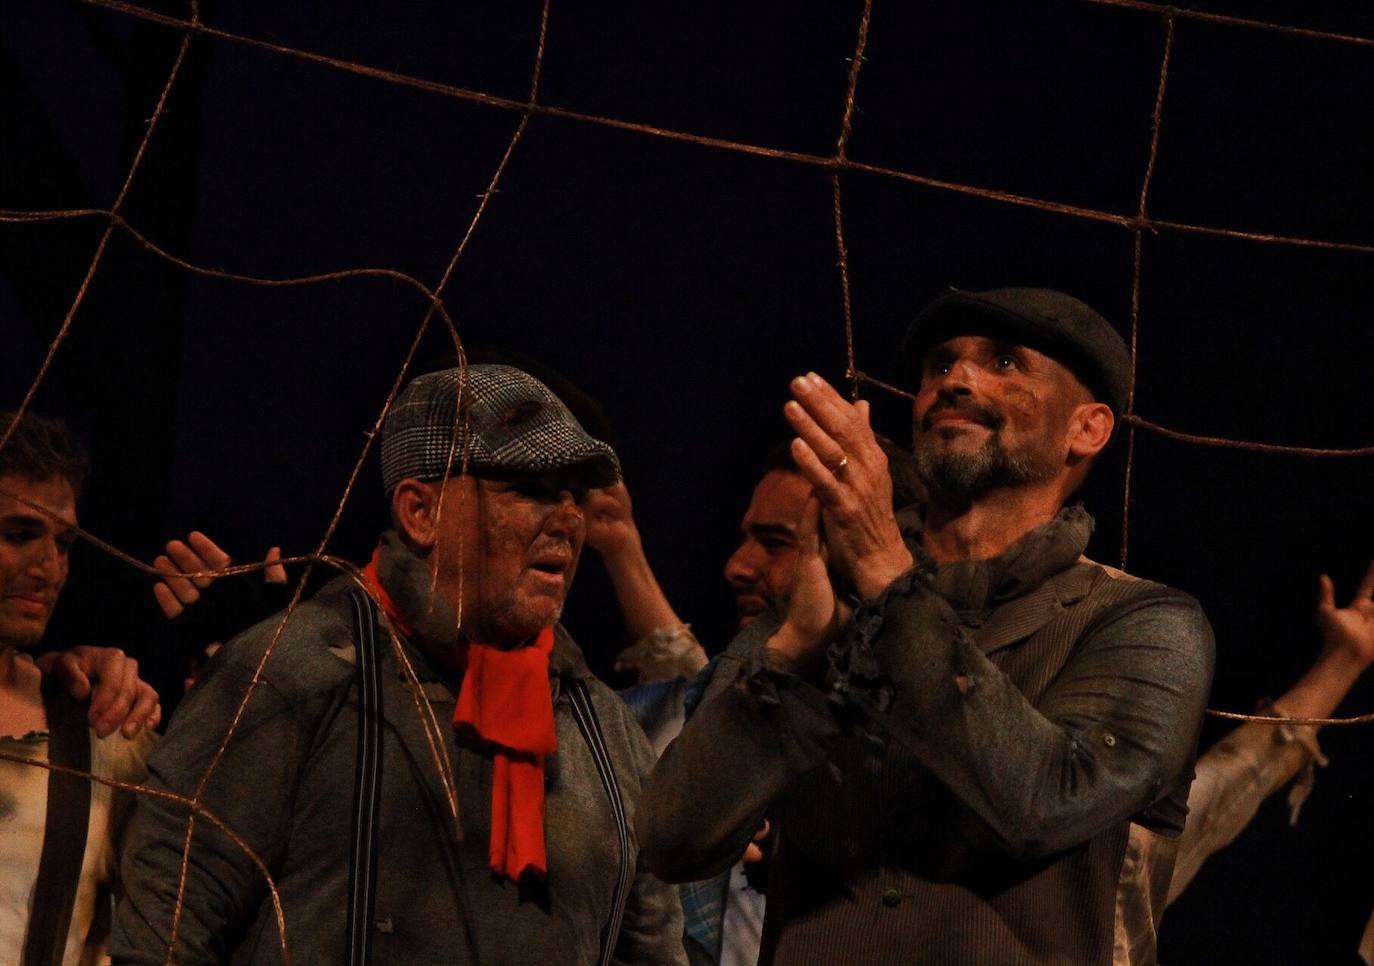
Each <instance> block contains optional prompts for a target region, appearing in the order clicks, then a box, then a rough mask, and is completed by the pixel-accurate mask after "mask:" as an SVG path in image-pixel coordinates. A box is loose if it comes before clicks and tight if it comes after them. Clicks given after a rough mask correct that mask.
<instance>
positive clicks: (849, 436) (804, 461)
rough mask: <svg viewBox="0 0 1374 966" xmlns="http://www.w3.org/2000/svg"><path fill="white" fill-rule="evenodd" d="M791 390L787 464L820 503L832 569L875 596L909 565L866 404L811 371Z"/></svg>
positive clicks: (863, 593)
mask: <svg viewBox="0 0 1374 966" xmlns="http://www.w3.org/2000/svg"><path fill="white" fill-rule="evenodd" d="M791 390H792V396H793V401H792V402H789V403H788V404H787V405H786V406H784V407H783V414H784V415H785V416H786V417H787V421H788V423H790V424H791V426H792V429H793V431H795V432H796V434H797V438H796V439H795V440H793V441H792V458H793V459H794V460H795V461H796V463H797V468H798V469H799V470H800V471H801V474H802V475H803V476H804V477H806V479H807V480H809V481H810V482H811V485H812V486H813V487H814V488H815V491H816V497H817V499H819V500H820V503H821V516H822V519H823V520H824V522H825V542H826V546H827V547H828V548H829V550H830V560H831V563H832V564H833V565H835V566H836V567H837V568H838V569H839V570H840V571H841V572H843V573H845V574H847V575H848V576H849V578H850V579H851V580H852V581H853V582H854V587H855V589H856V590H857V591H858V592H859V596H861V597H863V598H865V599H872V598H874V597H877V596H878V595H879V594H881V593H882V592H883V590H885V589H886V588H887V586H888V584H890V583H892V581H893V580H895V579H896V578H897V577H898V576H900V575H901V574H902V573H904V572H905V571H906V570H908V569H910V567H911V565H912V562H913V561H912V557H911V551H909V550H907V548H906V544H905V543H904V542H903V541H902V532H901V530H900V529H899V528H898V526H897V518H896V516H895V515H894V514H893V512H892V478H891V476H890V475H889V474H888V470H887V456H886V455H885V454H884V453H883V451H882V448H881V447H880V446H879V445H878V441H877V439H876V438H875V437H874V435H873V427H872V426H871V425H870V423H869V414H868V403H867V402H866V401H865V400H862V399H861V400H859V401H858V402H856V403H850V402H847V401H846V400H845V399H844V398H843V397H842V396H840V394H839V393H837V392H836V391H835V390H834V388H833V387H831V385H830V384H829V383H828V382H826V381H825V380H824V379H822V378H821V377H820V376H818V375H816V374H815V373H814V372H811V373H807V374H806V375H804V376H798V377H797V378H795V379H793V380H792V384H791Z"/></svg>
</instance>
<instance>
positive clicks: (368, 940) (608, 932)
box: [348, 590, 634, 966]
mask: <svg viewBox="0 0 1374 966" xmlns="http://www.w3.org/2000/svg"><path fill="white" fill-rule="evenodd" d="M349 600H350V601H351V602H352V604H353V617H354V623H355V627H356V630H357V635H356V636H357V659H358V665H357V666H358V756H357V774H356V775H355V778H354V785H353V838H352V842H351V844H350V851H349V860H348V887H349V890H348V891H349V897H348V966H365V964H367V963H368V962H369V961H370V959H371V956H372V919H373V910H374V908H375V906H376V891H377V840H378V829H379V826H380V821H381V810H380V805H381V779H382V689H381V677H380V673H379V672H380V666H381V650H380V648H379V647H378V646H377V639H378V637H379V634H378V631H377V611H376V609H375V608H374V607H373V605H372V600H371V599H370V598H369V597H368V596H367V595H366V594H364V593H363V592H362V591H360V590H355V591H353V592H352V593H350V594H349ZM564 680H565V681H566V682H567V685H568V686H567V688H566V691H567V694H568V698H569V700H570V701H571V703H572V711H573V718H574V719H575V720H576V721H577V728H578V730H579V731H580V732H581V733H582V739H583V740H584V741H585V742H586V743H587V748H588V749H589V750H590V751H591V753H592V761H593V762H594V763H595V765H596V771H597V776H598V777H599V778H600V779H601V787H602V788H603V789H605V791H606V797H607V799H608V800H609V801H610V804H611V812H612V814H613V815H614V817H615V827H616V834H617V836H618V838H619V842H620V868H619V870H618V872H617V875H616V883H615V891H614V892H613V893H612V901H611V918H610V921H609V922H607V923H606V926H605V928H604V929H603V931H602V937H601V957H600V959H599V963H600V964H601V966H607V964H609V963H610V961H611V954H612V952H613V951H614V949H615V944H616V940H617V939H618V938H619V936H620V923H621V920H622V918H623V917H624V915H625V901H626V898H627V897H628V896H629V892H630V883H631V880H632V877H633V875H634V870H633V869H632V868H631V867H630V824H629V818H628V817H627V816H626V814H625V801H624V799H623V797H622V796H621V794H620V784H619V782H618V781H617V780H616V777H615V768H614V766H613V764H612V762H611V756H610V753H609V752H608V751H607V750H606V741H605V738H604V737H603V736H602V733H601V723H600V722H599V721H598V720H597V717H596V710H595V708H594V707H593V705H592V699H591V694H590V693H589V692H588V690H587V685H586V683H585V682H584V681H582V680H581V679H579V678H574V677H568V678H565V679H564Z"/></svg>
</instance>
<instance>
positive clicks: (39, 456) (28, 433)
mask: <svg viewBox="0 0 1374 966" xmlns="http://www.w3.org/2000/svg"><path fill="white" fill-rule="evenodd" d="M11 426H14V432H12V433H10V438H9V440H8V441H7V442H6V443H5V446H4V448H3V449H0V476H11V475H13V476H22V477H23V478H24V479H26V480H32V481H33V482H35V483H43V482H46V481H48V480H51V479H54V478H58V477H60V478H62V479H64V480H66V481H67V482H68V483H70V484H71V485H72V490H73V492H75V493H80V492H81V484H82V483H83V482H85V479H86V470H87V469H88V468H89V466H90V458H89V457H88V456H87V455H86V450H85V448H84V447H82V445H81V444H80V443H78V442H77V441H76V437H74V436H73V435H72V434H71V432H70V431H69V430H68V429H67V426H66V424H65V423H63V422H62V420H60V419H47V418H45V417H43V416H39V415H37V414H35V413H25V414H24V418H23V419H21V420H19V422H18V423H17V424H15V421H14V413H12V412H0V439H2V438H4V435H5V433H7V432H9V429H10V427H11Z"/></svg>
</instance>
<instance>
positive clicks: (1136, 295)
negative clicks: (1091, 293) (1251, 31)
mask: <svg viewBox="0 0 1374 966" xmlns="http://www.w3.org/2000/svg"><path fill="white" fill-rule="evenodd" d="M1173 51H1174V18H1173V17H1172V16H1171V15H1169V14H1166V15H1165V17H1164V53H1163V55H1162V56H1161V57H1160V60H1159V84H1158V86H1157V87H1156V88H1155V106H1154V110H1153V111H1151V112H1150V152H1149V155H1148V157H1147V158H1146V160H1145V175H1144V177H1143V178H1141V180H1140V199H1139V201H1138V202H1137V204H1136V220H1137V221H1138V222H1139V224H1137V225H1136V227H1135V230H1134V235H1135V238H1134V239H1132V257H1131V377H1130V378H1131V381H1130V386H1129V387H1128V388H1127V390H1126V412H1125V413H1123V414H1122V415H1123V417H1126V418H1129V417H1130V416H1131V414H1132V413H1134V412H1135V390H1136V373H1137V371H1138V368H1139V367H1138V359H1139V352H1140V270H1141V261H1142V257H1143V254H1144V248H1145V237H1144V236H1145V229H1144V227H1143V226H1144V225H1145V223H1146V221H1147V220H1148V219H1149V209H1148V207H1147V205H1146V199H1148V198H1149V195H1150V182H1151V181H1152V180H1154V175H1155V165H1156V164H1157V163H1158V161H1159V128H1160V123H1161V121H1162V120H1163V117H1164V89H1165V87H1166V86H1167V85H1168V83H1169V61H1170V59H1171V57H1172V55H1173ZM1134 470H1135V426H1134V425H1128V427H1127V430H1126V473H1125V479H1124V480H1123V483H1122V488H1121V569H1122V570H1125V569H1126V562H1127V558H1128V556H1129V548H1130V542H1131V476H1132V473H1133V472H1134Z"/></svg>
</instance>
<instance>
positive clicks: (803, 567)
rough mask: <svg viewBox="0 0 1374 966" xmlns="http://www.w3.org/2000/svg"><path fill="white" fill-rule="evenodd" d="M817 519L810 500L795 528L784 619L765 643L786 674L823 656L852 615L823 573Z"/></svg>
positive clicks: (818, 509) (816, 504)
mask: <svg viewBox="0 0 1374 966" xmlns="http://www.w3.org/2000/svg"><path fill="white" fill-rule="evenodd" d="M820 516H821V507H820V502H819V501H818V500H817V499H816V498H815V497H814V496H813V497H811V498H810V499H808V500H807V501H806V508H805V509H804V510H803V511H802V516H801V520H800V521H799V523H798V524H797V549H798V556H797V576H796V581H795V582H794V583H793V585H792V589H791V593H790V594H789V595H788V596H789V601H788V606H787V616H786V617H785V618H784V619H783V622H782V626H781V627H779V628H778V629H777V631H775V632H774V633H773V636H772V637H770V638H769V639H768V644H767V647H768V650H769V651H770V652H772V654H773V655H774V656H775V657H777V658H780V663H781V665H782V666H783V667H784V668H786V669H788V670H796V669H797V668H799V667H800V666H802V665H804V664H808V663H810V661H811V660H812V659H814V658H815V657H816V656H817V655H819V654H821V653H823V652H824V650H825V648H826V646H827V645H828V644H829V643H830V641H831V639H832V638H833V637H834V636H835V633H836V632H837V631H838V629H839V628H840V627H843V626H844V624H845V622H846V621H848V620H849V617H850V615H851V613H852V609H851V608H850V607H849V606H848V605H847V604H845V603H844V602H843V601H841V600H840V599H839V598H838V597H836V596H835V588H834V586H833V585H832V584H831V582H830V574H829V572H828V571H827V570H826V558H825V554H824V552H823V551H822V549H821V540H820Z"/></svg>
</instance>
